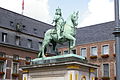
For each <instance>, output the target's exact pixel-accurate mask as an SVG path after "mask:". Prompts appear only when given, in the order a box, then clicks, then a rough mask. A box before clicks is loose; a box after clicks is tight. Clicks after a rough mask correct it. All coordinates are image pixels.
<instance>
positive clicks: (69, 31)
mask: <svg viewBox="0 0 120 80" xmlns="http://www.w3.org/2000/svg"><path fill="white" fill-rule="evenodd" d="M53 23H55V26H54V27H55V28H54V29H49V30H47V31H46V33H45V37H44V40H43V43H42V47H41V49H40V52H39V54H38V58H41V57H42V58H44V57H46V56H45V53H46V47H47V46H48V45H49V44H50V43H52V46H53V50H54V51H55V49H56V45H57V43H58V44H63V43H64V42H67V41H69V49H70V50H72V49H73V48H74V47H75V41H76V39H75V34H76V26H77V25H78V12H74V13H72V14H71V15H70V16H69V17H68V19H67V20H66V21H64V19H63V18H62V13H61V9H60V8H58V9H56V12H55V17H54V19H53Z"/></svg>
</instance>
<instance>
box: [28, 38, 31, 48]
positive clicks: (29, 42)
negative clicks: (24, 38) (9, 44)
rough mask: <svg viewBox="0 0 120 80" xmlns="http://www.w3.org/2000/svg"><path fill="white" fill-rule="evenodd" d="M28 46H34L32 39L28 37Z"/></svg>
mask: <svg viewBox="0 0 120 80" xmlns="http://www.w3.org/2000/svg"><path fill="white" fill-rule="evenodd" d="M28 48H32V40H30V39H28Z"/></svg>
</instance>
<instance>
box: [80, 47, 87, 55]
mask: <svg viewBox="0 0 120 80" xmlns="http://www.w3.org/2000/svg"><path fill="white" fill-rule="evenodd" d="M81 56H83V57H87V51H86V48H81Z"/></svg>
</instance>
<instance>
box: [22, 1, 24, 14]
mask: <svg viewBox="0 0 120 80" xmlns="http://www.w3.org/2000/svg"><path fill="white" fill-rule="evenodd" d="M23 11H24V0H22V14H23Z"/></svg>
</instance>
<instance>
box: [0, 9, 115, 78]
mask: <svg viewBox="0 0 120 80" xmlns="http://www.w3.org/2000/svg"><path fill="white" fill-rule="evenodd" d="M51 27H52V26H51V25H49V24H46V23H43V22H41V21H37V20H35V19H32V18H29V17H26V16H23V15H20V14H17V13H14V12H11V11H9V10H6V9H3V8H0V79H6V80H22V77H21V75H22V70H21V69H20V68H19V67H20V66H22V65H29V64H30V61H31V59H34V58H35V57H37V54H38V53H39V48H40V47H39V46H41V43H42V40H43V36H44V32H45V31H46V30H47V29H49V28H51ZM114 27H115V22H107V23H102V24H97V25H92V26H87V27H84V28H78V29H77V34H76V47H75V48H74V49H73V50H72V51H73V53H74V54H78V55H80V56H84V57H86V58H87V60H88V62H90V63H93V64H98V65H100V67H99V68H98V69H97V70H96V72H95V74H96V80H97V79H102V80H115V77H116V68H115V67H116V65H115V64H116V61H115V58H116V56H115V39H114V35H113V34H112V32H113V30H114ZM58 51H59V52H60V53H61V54H68V48H67V47H62V48H59V49H58Z"/></svg>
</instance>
